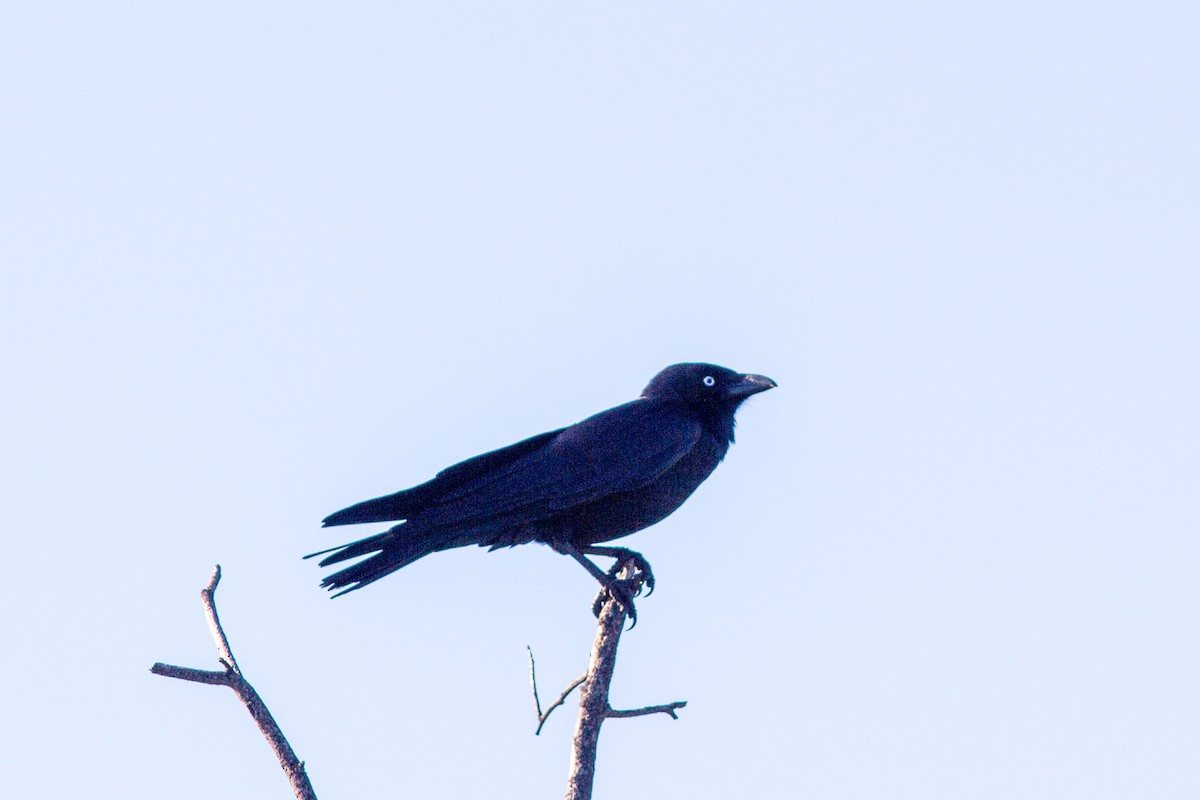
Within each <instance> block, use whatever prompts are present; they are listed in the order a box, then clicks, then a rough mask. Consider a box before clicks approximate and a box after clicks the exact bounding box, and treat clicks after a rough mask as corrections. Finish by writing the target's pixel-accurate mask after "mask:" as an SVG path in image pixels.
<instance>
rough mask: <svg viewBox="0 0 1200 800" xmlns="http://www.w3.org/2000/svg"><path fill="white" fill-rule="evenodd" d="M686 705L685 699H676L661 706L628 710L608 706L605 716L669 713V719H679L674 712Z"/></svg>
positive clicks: (641, 715) (639, 715)
mask: <svg viewBox="0 0 1200 800" xmlns="http://www.w3.org/2000/svg"><path fill="white" fill-rule="evenodd" d="M686 705H687V701H686V700H676V701H675V702H674V703H666V704H664V705H661V706H646V707H645V708H633V709H629V710H628V711H618V710H617V709H615V708H610V709H609V710H608V713H607V714H605V715H604V716H606V717H644V716H646V715H647V714H669V715H670V716H671V719H679V715H678V714H676V713H675V712H676V711H678V710H679V709H681V708H683V707H684V706H686Z"/></svg>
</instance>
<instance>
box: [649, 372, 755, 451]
mask: <svg viewBox="0 0 1200 800" xmlns="http://www.w3.org/2000/svg"><path fill="white" fill-rule="evenodd" d="M775 386H776V384H775V381H773V380H771V379H770V378H767V377H765V376H763V375H749V374H742V373H740V372H734V371H733V370H731V369H726V368H725V367H718V366H717V365H716V364H673V365H671V366H669V367H667V368H666V369H664V370H663V371H662V372H660V373H658V374H657V375H655V376H654V379H653V380H651V381H650V383H649V385H647V386H646V388H645V389H644V390H643V391H642V397H647V398H653V399H657V400H674V401H677V402H683V403H686V404H687V405H689V406H691V407H692V408H694V409H695V410H696V411H697V412H698V413H699V414H701V415H702V416H704V417H705V418H707V419H709V420H712V421H713V422H715V423H716V424H717V425H718V427H719V428H720V430H721V433H723V434H725V435H727V436H728V437H729V440H730V441H732V440H733V414H734V412H735V411H737V408H738V406H739V405H741V404H742V402H743V401H744V400H745V399H746V398H747V397H749V396H750V395H752V394H758V393H759V392H765V391H766V390H767V389H774V388H775Z"/></svg>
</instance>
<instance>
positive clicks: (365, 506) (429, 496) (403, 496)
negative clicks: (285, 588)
mask: <svg viewBox="0 0 1200 800" xmlns="http://www.w3.org/2000/svg"><path fill="white" fill-rule="evenodd" d="M564 430H565V428H559V429H558V430H556V431H547V432H546V433H539V434H538V435H537V436H531V437H529V438H528V439H525V440H523V441H520V442H517V443H516V444H510V445H509V446H508V447H501V448H500V449H499V450H492V451H491V452H489V453H484V454H483V455H479V456H475V457H474V458H468V459H467V460H466V461H461V462H459V463H458V464H455V465H453V466H450V467H446V468H445V469H444V470H442V471H441V472H439V473H438V474H437V476H436V477H434V478H433V479H432V480H430V481H426V482H425V483H422V484H421V485H420V486H414V487H413V488H411V489H405V490H404V491H402V492H396V493H395V494H389V495H385V496H384V497H377V498H375V499H374V500H365V501H363V502H361V503H355V504H354V505H352V506H350V507H349V508H343V509H342V510H341V511H336V512H334V513H332V514H330V515H329V516H328V517H326V518H325V519H324V521H323V522H322V524H323V525H324V526H325V527H329V526H331V525H354V524H356V523H359V522H391V521H394V520H401V519H407V518H409V517H410V516H412V515H413V514H416V513H419V512H420V511H422V510H423V509H426V508H428V507H429V506H431V505H433V504H435V503H438V502H441V501H442V500H444V499H445V498H446V497H449V496H452V495H453V494H454V492H455V491H456V490H458V489H460V488H462V487H463V486H464V485H477V484H478V483H479V482H480V481H483V480H486V478H487V477H488V476H490V475H494V474H496V473H497V472H499V471H502V470H503V469H504V468H505V467H507V466H509V465H511V464H512V463H513V462H514V461H518V460H520V459H522V458H524V457H526V456H528V455H529V454H530V453H533V452H536V451H537V450H538V449H540V448H542V447H545V446H546V445H547V444H548V443H549V442H550V441H551V440H553V439H554V437H555V436H558V435H559V434H560V433H562V432H563V431H564Z"/></svg>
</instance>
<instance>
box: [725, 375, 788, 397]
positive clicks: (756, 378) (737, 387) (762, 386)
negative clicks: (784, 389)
mask: <svg viewBox="0 0 1200 800" xmlns="http://www.w3.org/2000/svg"><path fill="white" fill-rule="evenodd" d="M778 385H779V384H777V383H775V381H773V380H771V379H770V378H768V377H767V376H766V375H743V376H742V379H741V380H740V381H738V382H737V383H735V384H734V385H732V386H730V387H729V388H728V389H726V390H725V394H727V395H729V396H731V397H749V396H750V395H752V394H758V393H759V392H765V391H766V390H767V389H774V388H775V387H776V386H778Z"/></svg>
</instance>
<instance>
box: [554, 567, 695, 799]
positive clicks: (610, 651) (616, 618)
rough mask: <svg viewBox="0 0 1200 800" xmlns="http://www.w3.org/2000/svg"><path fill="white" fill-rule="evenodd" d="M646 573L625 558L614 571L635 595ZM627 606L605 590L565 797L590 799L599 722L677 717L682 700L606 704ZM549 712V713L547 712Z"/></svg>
mask: <svg viewBox="0 0 1200 800" xmlns="http://www.w3.org/2000/svg"><path fill="white" fill-rule="evenodd" d="M647 577H648V575H647V574H646V573H643V572H641V571H640V570H639V569H638V565H637V562H636V561H634V560H632V559H631V560H629V561H626V562H625V564H624V565H623V566H622V567H621V570H620V572H619V573H618V574H617V579H618V580H621V581H626V582H628V583H629V584H632V586H633V589H634V591H633V592H632V593H633V594H635V595H636V594H637V591H638V590H640V587H641V585H642V583H643V582H644V581H645V580H646V578H647ZM628 616H629V612H628V609H627V608H626V607H625V605H623V604H622V603H621V602H620V601H619V600H618V599H617V598H616V597H614V596H613V593H612V592H609V593H608V594H607V595H606V597H605V599H604V603H603V606H602V608H601V609H600V620H599V623H598V625H597V628H596V640H595V642H593V644H592V657H591V661H590V662H589V663H588V671H587V675H586V676H584V680H583V689H582V690H581V691H580V693H579V721H578V723H577V724H576V726H575V736H574V740H573V742H572V744H573V746H572V748H571V770H570V775H569V776H568V778H567V800H591V797H592V785H593V783H594V781H595V777H596V747H597V744H598V743H599V740H600V725H601V724H602V723H603V722H604V720H606V719H608V718H609V717H640V716H644V715H646V714H654V713H663V714H669V715H670V716H671V718H672V719H678V718H679V717H678V716H676V714H675V711H676V710H678V709H680V708H683V707H684V706H685V705H686V703H685V702H682V701H677V702H674V703H668V704H666V705H661V706H647V707H646V708H641V709H636V710H633V711H615V710H613V707H612V706H611V705H609V703H608V690H609V686H610V685H611V684H612V677H613V670H614V669H615V668H616V665H617V644H618V643H619V642H620V640H621V633H622V632H623V631H624V629H625V620H626V617H628ZM547 713H549V712H547Z"/></svg>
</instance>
